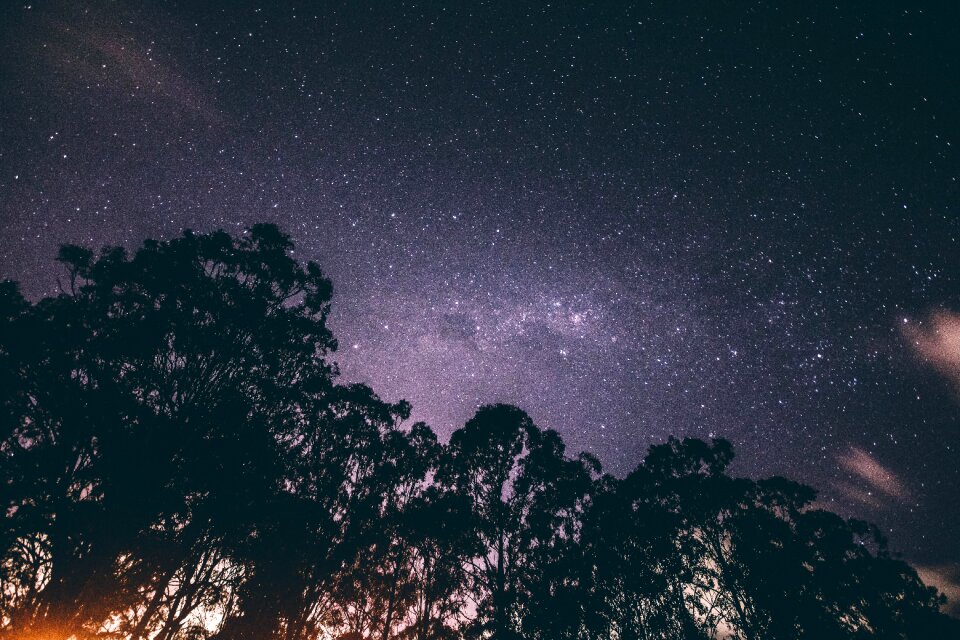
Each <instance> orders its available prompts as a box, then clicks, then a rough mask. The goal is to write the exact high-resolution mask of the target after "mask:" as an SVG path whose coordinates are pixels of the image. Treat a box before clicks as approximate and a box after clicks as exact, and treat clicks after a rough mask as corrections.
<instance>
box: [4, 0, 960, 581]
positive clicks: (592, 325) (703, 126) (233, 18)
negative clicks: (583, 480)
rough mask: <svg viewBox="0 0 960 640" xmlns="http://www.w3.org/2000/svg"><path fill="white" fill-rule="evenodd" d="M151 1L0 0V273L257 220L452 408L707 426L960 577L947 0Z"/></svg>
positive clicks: (358, 355) (586, 433)
mask: <svg viewBox="0 0 960 640" xmlns="http://www.w3.org/2000/svg"><path fill="white" fill-rule="evenodd" d="M140 4H141V3H135V2H105V1H99V2H90V3H78V2H73V1H63V2H46V1H43V0H34V1H33V2H32V3H29V2H28V3H23V2H5V3H3V8H2V9H0V277H2V278H12V279H16V280H19V281H21V283H22V286H23V290H24V292H25V293H27V294H28V295H30V296H31V297H34V298H37V297H39V296H41V295H52V294H55V293H56V292H57V282H56V278H57V275H58V274H59V271H58V270H57V268H56V265H55V262H54V258H55V256H56V251H57V247H58V245H60V244H61V243H64V242H74V243H80V244H86V245H92V246H94V247H99V246H102V245H106V244H122V245H125V246H128V247H135V246H136V245H138V244H139V243H140V242H141V241H142V240H143V239H144V238H146V237H155V238H170V237H173V236H175V235H178V234H179V233H180V232H181V231H182V230H184V229H187V228H192V229H196V230H202V231H206V230H212V229H215V228H223V229H225V230H227V231H231V232H235V233H240V232H241V231H242V230H243V229H244V228H245V227H247V226H250V225H252V224H254V223H257V222H261V221H269V222H276V223H278V224H279V225H281V226H282V228H283V229H284V230H286V231H287V232H289V233H290V234H291V235H292V237H293V239H294V240H295V242H296V246H297V249H296V255H297V256H298V257H300V258H302V259H304V260H306V259H312V260H316V261H318V262H319V263H320V264H321V266H322V267H323V268H324V270H325V271H326V272H327V273H328V275H329V276H330V277H331V278H332V279H333V281H334V286H335V297H334V311H333V316H332V318H331V324H332V327H333V329H334V331H335V334H336V335H337V337H338V339H339V341H340V349H339V351H338V353H337V355H336V359H337V360H338V362H339V363H340V365H341V368H342V371H343V377H344V378H345V379H347V380H360V381H364V382H368V383H370V384H371V385H372V386H373V387H374V388H375V389H376V390H377V391H378V393H379V394H380V395H381V396H383V397H384V398H386V399H390V400H396V399H399V398H406V399H408V400H410V401H411V402H412V403H413V405H414V409H415V412H414V417H415V418H418V419H425V420H427V421H428V422H429V423H430V424H431V425H432V426H433V427H434V428H435V429H436V430H437V431H438V433H440V434H441V436H444V437H445V436H447V435H449V433H450V432H451V431H452V430H453V429H455V428H456V427H458V426H460V425H462V424H463V422H464V420H465V419H466V418H468V417H469V416H470V415H471V414H472V413H473V411H474V410H475V408H476V406H477V405H478V404H482V403H488V402H495V401H503V402H512V403H516V404H519V405H520V406H522V407H523V408H525V409H526V410H528V411H529V413H530V414H531V415H532V416H533V418H534V419H535V420H536V421H537V423H538V424H539V425H540V426H542V427H553V428H556V429H557V430H558V431H560V433H561V434H562V435H563V437H564V438H565V440H566V441H567V443H568V444H569V446H570V448H571V450H573V451H577V450H588V451H590V452H593V453H594V454H596V455H598V456H599V457H600V459H601V460H602V461H603V462H604V465H605V467H606V468H607V469H608V470H610V471H611V472H613V473H616V474H623V473H626V472H627V471H629V470H630V469H631V468H633V467H634V466H635V465H636V464H637V462H639V461H640V460H641V459H642V456H643V454H644V452H645V450H646V448H647V447H648V446H649V445H650V444H652V443H656V442H662V441H663V440H664V439H665V438H667V437H668V436H669V435H671V434H672V435H677V436H696V437H701V438H707V437H724V438H727V439H729V440H731V441H732V442H733V443H734V446H735V448H736V450H737V452H738V454H739V461H738V463H737V465H736V468H735V470H736V472H738V473H741V474H749V475H758V474H762V475H770V474H784V475H787V476H789V477H792V478H796V479H799V480H802V481H804V482H807V483H810V484H812V485H813V486H815V487H817V488H818V489H819V490H820V491H821V497H820V501H821V503H823V504H824V505H826V506H828V507H829V508H832V509H835V510H838V511H839V512H841V513H843V514H845V515H855V516H858V517H864V518H866V519H869V520H871V521H874V522H877V523H878V524H880V525H881V526H882V527H883V529H884V531H885V532H887V534H888V535H889V536H890V538H891V540H892V542H893V546H894V548H896V549H899V550H901V551H902V552H903V553H904V554H905V556H906V557H907V558H908V559H910V560H911V561H913V562H915V563H916V564H917V565H918V566H920V567H921V568H922V569H923V571H924V574H923V575H924V576H925V577H927V578H928V579H931V580H935V581H938V582H939V583H940V584H941V585H942V586H947V582H949V581H950V580H951V576H952V580H954V581H955V582H956V581H958V580H960V563H958V560H960V553H958V551H957V549H956V548H955V543H956V541H957V540H958V538H960V490H958V486H960V403H958V398H960V315H956V314H957V312H960V220H958V202H960V199H958V196H960V188H958V183H957V176H958V169H960V163H958V156H957V147H958V145H960V138H958V136H957V134H958V114H960V91H958V86H960V85H958V79H960V68H958V67H960V37H957V28H958V24H960V10H958V9H957V8H953V9H950V8H948V7H949V6H950V5H954V6H955V3H950V2H934V3H930V6H929V7H926V8H924V3H918V2H914V1H904V2H899V3H887V2H862V3H860V2H838V3H836V4H837V5H838V6H834V3H821V2H801V3H798V2H790V3H786V2H785V3H783V5H784V6H780V7H778V6H776V4H775V3H767V2H736V3H724V2H702V3H700V2H689V3H684V2H676V1H671V2H663V3H629V2H601V3H579V2H559V3H553V4H546V3H531V4H530V5H525V4H524V3H520V2H503V3H490V2H447V3H435V2H402V3H401V2H396V3H394V2H375V3H372V4H370V5H366V6H364V5H363V3H360V2H348V3H342V5H341V4H340V3H334V2H316V3H312V4H302V5H297V6H294V5H290V4H287V3H284V2H264V3H262V6H258V5H256V4H248V3H244V2H230V3H225V4H224V7H223V8H217V7H215V6H214V5H215V4H216V3H207V2H204V3H201V2H195V3H187V2H181V3H177V2H155V3H153V2H152V3H144V4H149V8H146V9H145V8H144V7H142V6H139V5H140ZM80 5H87V6H86V7H81V6H80ZM577 5H583V6H579V7H578V6H577ZM958 594H960V591H958Z"/></svg>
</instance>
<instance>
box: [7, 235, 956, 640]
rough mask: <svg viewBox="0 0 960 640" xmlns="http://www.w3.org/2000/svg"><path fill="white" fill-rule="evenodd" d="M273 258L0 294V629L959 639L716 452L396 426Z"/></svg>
mask: <svg viewBox="0 0 960 640" xmlns="http://www.w3.org/2000/svg"><path fill="white" fill-rule="evenodd" d="M291 248H292V245H291V242H290V239H289V238H288V237H287V236H286V235H284V234H283V233H282V232H281V231H280V230H279V229H277V228H276V227H275V226H272V225H257V226H255V227H253V228H251V229H249V230H248V231H247V232H246V233H244V234H242V235H241V236H239V237H231V236H230V235H228V234H226V233H224V232H214V233H208V234H198V233H191V232H186V233H184V234H183V235H182V236H181V237H178V238H175V239H172V240H169V241H163V242H159V241H146V242H145V243H144V244H143V246H142V247H140V248H139V249H138V250H137V251H136V253H134V254H133V255H132V256H131V255H128V254H127V253H126V252H125V251H124V250H122V249H119V248H107V249H104V250H103V251H101V252H100V253H98V254H95V253H94V252H92V251H91V250H89V249H86V248H82V247H77V246H65V247H63V248H62V250H61V252H60V255H59V261H60V262H61V263H62V264H63V272H64V275H63V278H62V279H61V290H62V291H61V293H60V294H59V295H57V296H54V297H47V298H44V299H42V300H39V301H28V300H26V299H25V298H24V297H23V296H22V295H21V294H20V293H19V291H18V287H17V285H16V284H15V283H12V282H4V283H2V284H0V501H2V503H0V508H2V509H3V513H4V518H3V521H2V526H0V638H10V639H23V638H37V639H40V638H43V639H44V640H67V639H69V638H76V639H78V640H88V639H89V640H92V639H115V638H116V639H119V638H131V639H136V640H145V639H151V640H201V639H216V640H241V639H249V640H254V639H257V640H312V639H316V638H329V639H336V638H339V639H340V640H348V639H349V640H360V639H377V640H390V639H397V640H400V639H403V640H447V639H449V640H454V639H463V640H467V639H480V638H491V639H493V640H521V639H530V640H535V639H536V640H564V639H569V640H593V639H596V640H601V639H617V640H633V639H636V640H641V639H643V640H652V639H671V638H677V639H681V638H682V639H687V638H689V639H697V638H704V639H705V638H731V639H736V640H759V639H777V640H780V639H784V640H785V639H810V640H813V639H817V640H822V639H826V640H830V639H837V640H840V639H861V638H864V639H865V638H924V639H926V638H951V637H960V624H958V622H957V621H956V620H954V619H952V618H949V617H947V616H946V615H945V614H943V613H942V612H941V606H942V604H943V602H944V599H943V597H942V596H940V595H939V594H938V593H937V592H936V590H935V589H933V588H930V587H927V586H926V585H924V584H923V583H922V581H921V580H920V579H919V577H918V576H917V573H916V572H915V571H914V570H913V569H912V568H911V567H910V566H909V565H908V564H906V563H905V562H903V561H902V560H900V559H898V558H897V557H896V556H895V555H894V554H892V553H891V552H890V551H889V550H888V548H887V545H886V541H885V540H884V538H883V536H882V535H881V534H880V532H879V531H878V530H877V529H876V528H875V527H872V526H870V525H869V524H867V523H864V522H860V521H857V520H845V519H843V518H841V517H840V516H838V515H836V514H833V513H830V512H828V511H824V510H822V509H819V508H817V507H816V506H815V504H814V499H815V497H816V494H815V492H814V490H813V489H811V488H809V487H806V486H803V485H801V484H798V483H795V482H792V481H790V480H787V479H784V478H779V477H774V478H768V479H761V480H753V479H747V478H737V477H732V476H731V475H730V474H729V473H728V468H729V465H730V462H731V461H732V459H733V456H734V453H733V450H732V448H731V446H730V444H729V443H728V442H726V441H724V440H712V441H711V442H704V441H701V440H696V439H685V440H677V439H671V440H669V441H668V442H666V443H664V444H660V445H656V446H653V447H651V448H650V450H649V453H648V454H647V456H646V458H645V459H644V460H641V461H638V464H637V466H636V469H635V470H634V471H633V472H631V473H630V474H629V475H627V476H626V477H624V478H615V477H613V476H611V475H609V474H605V473H603V471H602V468H601V465H600V462H599V461H598V460H596V459H594V458H593V457H591V456H589V455H585V454H581V455H579V456H572V455H569V454H568V453H567V451H566V449H565V446H564V442H563V439H562V438H561V437H560V435H559V434H558V433H557V432H555V431H552V430H549V429H547V430H544V429H541V428H539V427H538V426H537V425H536V424H534V422H533V420H531V418H530V417H529V416H528V415H527V414H525V413H524V412H523V411H522V410H521V409H519V408H517V407H514V406H507V405H488V406H484V407H481V408H480V409H479V410H478V411H477V413H476V415H475V416H474V417H473V418H472V419H470V420H469V421H468V422H467V423H466V424H465V425H464V426H463V427H462V428H460V429H458V430H456V431H455V432H454V433H453V434H452V436H451V438H450V440H449V442H447V443H443V442H440V441H439V440H438V438H437V436H436V435H435V433H434V432H433V431H432V430H431V428H430V427H429V426H428V425H426V424H424V423H415V424H409V417H410V406H409V405H408V404H407V403H405V402H399V403H389V402H385V401H384V400H382V399H380V398H379V397H378V396H377V395H376V394H375V393H374V392H373V390H371V389H370V388H369V387H367V386H364V385H357V384H343V383H340V382H339V381H338V371H337V367H336V365H335V364H334V363H333V362H332V360H331V359H330V358H331V354H332V353H333V352H334V351H335V349H336V346H337V345H336V341H335V339H334V337H333V335H332V334H331V332H330V330H329V328H328V327H327V314H328V312H329V308H330V300H331V295H332V286H331V283H330V281H329V280H328V279H327V278H326V277H325V276H324V275H323V272H322V271H321V269H320V268H319V267H318V266H317V265H316V264H314V263H307V264H301V263H299V262H297V261H296V260H294V259H293V258H292V257H291V251H290V249H291Z"/></svg>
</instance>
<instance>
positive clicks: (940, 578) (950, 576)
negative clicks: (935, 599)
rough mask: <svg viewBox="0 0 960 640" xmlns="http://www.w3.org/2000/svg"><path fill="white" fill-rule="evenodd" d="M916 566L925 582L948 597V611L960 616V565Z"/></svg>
mask: <svg viewBox="0 0 960 640" xmlns="http://www.w3.org/2000/svg"><path fill="white" fill-rule="evenodd" d="M914 568H915V569H916V570H917V574H919V576H920V579H921V580H923V582H924V584H926V585H928V586H931V587H936V588H937V590H938V591H939V592H940V593H942V594H943V595H945V596H946V597H947V605H946V607H944V609H945V610H946V611H947V613H949V614H950V615H953V616H958V617H960V565H956V564H943V565H916V566H914Z"/></svg>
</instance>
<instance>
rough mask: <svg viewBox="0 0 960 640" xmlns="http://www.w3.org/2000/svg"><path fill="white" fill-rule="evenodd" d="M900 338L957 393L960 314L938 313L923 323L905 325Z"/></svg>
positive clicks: (959, 355)
mask: <svg viewBox="0 0 960 640" xmlns="http://www.w3.org/2000/svg"><path fill="white" fill-rule="evenodd" d="M903 335H904V337H905V338H906V339H907V340H908V342H909V344H910V346H911V348H912V349H913V352H914V353H915V354H916V355H917V356H918V357H919V358H921V359H922V360H923V361H924V362H925V363H927V364H928V365H929V366H931V367H933V368H934V369H936V370H937V371H939V372H940V373H941V374H942V375H943V376H945V377H946V378H947V379H948V380H950V382H951V383H952V384H953V386H954V389H956V391H957V392H958V393H960V313H952V312H948V311H939V312H936V313H934V314H932V315H931V316H930V317H929V318H928V319H926V320H924V321H921V322H916V323H912V322H907V323H905V324H904V325H903Z"/></svg>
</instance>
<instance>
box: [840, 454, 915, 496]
mask: <svg viewBox="0 0 960 640" xmlns="http://www.w3.org/2000/svg"><path fill="white" fill-rule="evenodd" d="M838 462H839V463H840V466H841V467H843V468H844V469H845V470H846V471H848V472H849V473H850V474H852V476H853V480H854V481H853V482H852V483H847V482H838V483H836V485H835V486H836V488H837V489H838V490H839V491H840V492H841V493H843V494H844V495H845V496H846V497H847V498H849V499H851V500H853V501H855V502H859V503H862V504H866V505H869V506H871V507H874V508H880V507H882V506H883V505H884V503H885V502H886V501H887V500H895V501H897V502H907V501H908V500H910V491H909V490H908V489H907V487H906V485H905V484H904V482H903V480H901V479H900V477H899V476H897V475H896V474H895V473H894V472H893V471H891V470H890V469H889V468H887V467H885V466H884V465H882V464H880V462H879V461H878V460H877V459H876V458H874V457H873V456H872V455H870V454H869V453H867V452H866V451H864V450H863V449H861V448H859V447H854V446H851V447H850V448H849V449H848V450H847V452H846V453H844V454H843V455H842V456H840V457H839V458H838Z"/></svg>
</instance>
